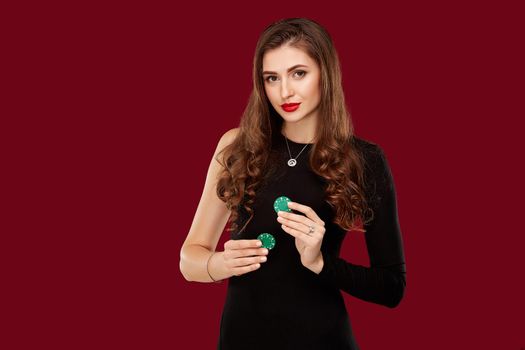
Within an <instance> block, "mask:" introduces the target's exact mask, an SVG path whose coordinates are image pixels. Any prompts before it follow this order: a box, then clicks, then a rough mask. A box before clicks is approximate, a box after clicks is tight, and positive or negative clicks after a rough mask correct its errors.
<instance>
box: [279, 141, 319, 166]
mask: <svg viewBox="0 0 525 350" xmlns="http://www.w3.org/2000/svg"><path fill="white" fill-rule="evenodd" d="M283 136H284V140H285V141H286V147H287V148H288V154H289V155H290V159H289V160H288V166H290V167H294V166H295V165H296V164H297V158H299V155H300V154H301V153H302V152H303V151H304V149H305V148H306V147H307V146H308V145H309V143H307V144H306V145H304V147H303V149H302V150H301V152H299V154H298V155H296V156H295V158H292V153H291V152H290V146H288V139H287V138H286V136H285V135H284V134H283ZM314 139H315V137H314ZM312 141H313V139H312ZM312 141H310V142H312Z"/></svg>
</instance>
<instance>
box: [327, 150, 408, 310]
mask: <svg viewBox="0 0 525 350" xmlns="http://www.w3.org/2000/svg"><path fill="white" fill-rule="evenodd" d="M367 152H368V155H367V157H368V159H366V158H367V157H365V159H366V160H367V163H368V165H366V167H365V169H367V170H365V181H366V182H368V184H369V185H368V186H367V187H368V190H367V192H368V193H369V195H370V199H369V200H370V202H371V205H372V208H373V209H374V218H373V220H372V221H371V222H369V223H367V224H366V225H364V229H365V230H366V232H365V241H366V246H367V250H368V255H369V259H370V267H365V266H361V265H356V264H352V263H349V262H347V261H345V260H344V259H342V258H339V257H335V256H331V255H329V254H325V253H324V252H322V253H323V261H324V265H323V269H322V270H321V272H320V273H319V278H321V279H323V280H324V281H325V282H327V283H329V284H331V285H335V286H337V287H338V288H340V289H342V290H343V291H345V292H346V293H348V294H350V295H352V296H355V297H357V298H359V299H362V300H365V301H368V302H372V303H376V304H380V305H384V306H387V307H389V308H394V307H396V306H397V305H398V304H399V303H400V302H401V299H402V298H403V295H404V291H405V287H406V265H405V257H404V252H403V242H402V237H401V230H400V227H399V221H398V213H397V203H396V191H395V185H394V179H393V176H392V172H391V170H390V167H389V165H388V162H387V160H386V157H385V155H384V152H383V150H382V149H381V148H380V147H379V146H377V145H373V147H372V149H371V150H369V151H367Z"/></svg>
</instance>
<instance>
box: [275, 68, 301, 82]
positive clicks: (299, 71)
mask: <svg viewBox="0 0 525 350" xmlns="http://www.w3.org/2000/svg"><path fill="white" fill-rule="evenodd" d="M295 73H302V74H300V75H299V77H300V78H302V77H304V76H305V75H306V72H305V71H304V70H298V71H295V72H294V74H295ZM271 78H275V76H274V75H270V76H268V77H266V79H265V80H266V81H267V82H270V83H273V82H274V81H275V80H270V79H271Z"/></svg>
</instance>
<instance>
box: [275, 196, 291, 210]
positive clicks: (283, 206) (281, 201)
mask: <svg viewBox="0 0 525 350" xmlns="http://www.w3.org/2000/svg"><path fill="white" fill-rule="evenodd" d="M288 202H291V199H290V198H288V197H286V196H281V197H279V198H277V199H276V200H275V202H273V209H274V210H275V212H276V213H278V212H279V211H287V212H289V213H291V212H292V209H290V208H288Z"/></svg>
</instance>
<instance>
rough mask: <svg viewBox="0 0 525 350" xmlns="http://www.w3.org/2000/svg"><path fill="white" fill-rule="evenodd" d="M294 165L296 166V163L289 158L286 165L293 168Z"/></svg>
mask: <svg viewBox="0 0 525 350" xmlns="http://www.w3.org/2000/svg"><path fill="white" fill-rule="evenodd" d="M295 164H297V161H296V160H295V159H293V158H291V159H290V160H289V161H288V165H289V166H295Z"/></svg>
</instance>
